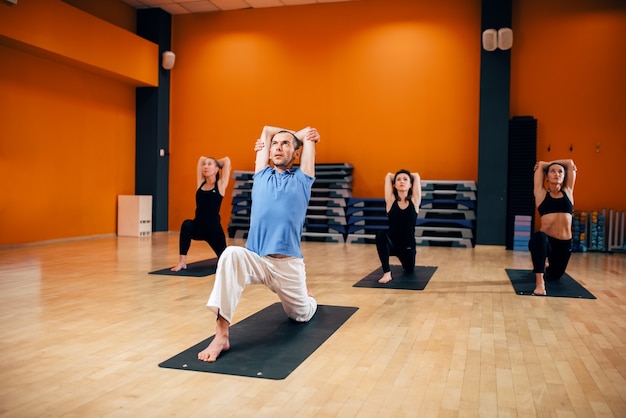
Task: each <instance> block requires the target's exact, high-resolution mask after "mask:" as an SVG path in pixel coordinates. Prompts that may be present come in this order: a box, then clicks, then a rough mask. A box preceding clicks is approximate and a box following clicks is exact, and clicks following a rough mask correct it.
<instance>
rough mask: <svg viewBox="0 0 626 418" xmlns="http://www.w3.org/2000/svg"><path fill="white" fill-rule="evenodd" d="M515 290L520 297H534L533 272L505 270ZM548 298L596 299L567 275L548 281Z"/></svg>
mask: <svg viewBox="0 0 626 418" xmlns="http://www.w3.org/2000/svg"><path fill="white" fill-rule="evenodd" d="M505 270H506V274H507V275H508V276H509V279H510V280H511V284H512V285H513V289H515V293H517V294H518V295H532V294H533V291H534V290H535V275H534V273H533V272H532V270H514V269H505ZM546 293H547V295H546V296H553V297H562V298H581V299H596V297H595V296H594V295H592V294H591V292H589V291H588V290H587V289H585V288H584V287H583V286H582V285H581V284H580V283H578V282H577V281H576V280H574V279H573V278H572V276H570V275H569V274H567V273H565V274H564V275H563V276H562V277H561V278H560V279H559V280H553V281H550V280H546Z"/></svg>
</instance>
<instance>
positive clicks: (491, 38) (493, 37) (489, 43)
mask: <svg viewBox="0 0 626 418" xmlns="http://www.w3.org/2000/svg"><path fill="white" fill-rule="evenodd" d="M497 47H498V32H497V31H496V30H495V29H485V31H484V32H483V48H484V49H485V51H495V50H496V48H497Z"/></svg>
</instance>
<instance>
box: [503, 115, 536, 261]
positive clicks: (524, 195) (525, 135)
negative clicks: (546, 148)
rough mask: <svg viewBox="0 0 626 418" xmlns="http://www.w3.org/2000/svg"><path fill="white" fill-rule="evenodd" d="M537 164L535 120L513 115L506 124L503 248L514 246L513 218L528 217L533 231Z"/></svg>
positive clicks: (530, 117) (508, 248) (529, 117)
mask: <svg viewBox="0 0 626 418" xmlns="http://www.w3.org/2000/svg"><path fill="white" fill-rule="evenodd" d="M536 161H537V119H535V118H533V117H532V116H515V117H514V118H512V119H511V121H510V124H509V176H508V203H507V215H506V248H507V250H512V249H514V248H513V247H514V246H515V242H514V240H515V216H518V215H522V216H530V218H531V226H530V230H531V231H533V230H534V223H535V219H534V218H535V198H534V195H533V187H534V184H533V168H534V167H535V162H536Z"/></svg>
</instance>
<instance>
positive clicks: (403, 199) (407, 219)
mask: <svg viewBox="0 0 626 418" xmlns="http://www.w3.org/2000/svg"><path fill="white" fill-rule="evenodd" d="M421 201H422V185H421V180H420V176H419V174H418V173H411V172H410V171H408V170H404V169H402V170H399V171H398V172H397V173H396V174H393V173H387V175H385V210H386V212H387V218H388V220H389V229H387V230H384V231H379V232H378V233H377V234H376V250H377V251H378V257H379V258H380V262H381V264H382V268H383V277H381V278H380V279H379V280H378V282H379V283H389V282H390V281H391V279H392V277H391V267H390V266H389V257H390V256H392V255H393V256H396V257H398V259H399V260H400V263H401V264H402V268H404V271H406V272H408V273H410V272H412V271H413V269H414V268H415V254H416V249H415V221H416V220H417V213H418V211H419V207H420V202H421Z"/></svg>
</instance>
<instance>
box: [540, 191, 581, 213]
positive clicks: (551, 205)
mask: <svg viewBox="0 0 626 418" xmlns="http://www.w3.org/2000/svg"><path fill="white" fill-rule="evenodd" d="M561 193H562V194H563V197H562V198H560V199H555V198H553V197H552V196H551V195H550V192H546V197H545V199H543V202H541V204H540V205H539V206H538V207H537V210H539V215H541V216H543V215H547V214H548V213H574V205H572V202H571V201H570V200H569V197H567V195H566V194H565V192H564V191H562V190H561Z"/></svg>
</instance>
